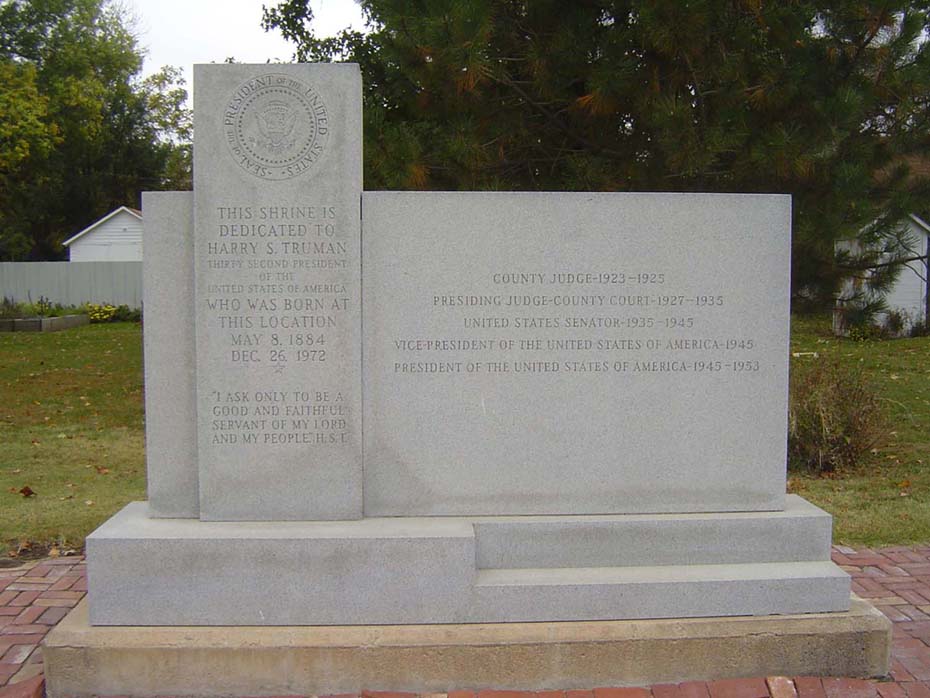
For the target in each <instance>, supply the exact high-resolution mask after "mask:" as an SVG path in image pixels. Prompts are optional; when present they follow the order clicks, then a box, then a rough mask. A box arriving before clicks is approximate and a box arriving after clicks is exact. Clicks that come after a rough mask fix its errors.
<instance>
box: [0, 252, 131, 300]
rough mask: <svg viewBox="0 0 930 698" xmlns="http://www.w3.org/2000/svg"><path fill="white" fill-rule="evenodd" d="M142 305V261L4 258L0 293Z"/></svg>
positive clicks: (0, 264)
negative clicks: (5, 260)
mask: <svg viewBox="0 0 930 698" xmlns="http://www.w3.org/2000/svg"><path fill="white" fill-rule="evenodd" d="M41 296H44V297H45V298H48V299H49V300H50V301H51V302H52V303H61V304H62V305H79V304H80V303H112V304H113V305H128V306H129V307H130V308H141V307H142V262H0V297H5V298H12V299H13V300H15V301H19V302H33V303H34V302H36V301H37V300H39V298H40V297H41Z"/></svg>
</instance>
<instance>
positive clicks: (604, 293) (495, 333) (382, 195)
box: [363, 192, 791, 516]
mask: <svg viewBox="0 0 930 698" xmlns="http://www.w3.org/2000/svg"><path fill="white" fill-rule="evenodd" d="M790 214H791V211H790V198H789V197H787V196H778V195H736V194H732V195H730V194H598V193H504V192H499V193H476V192H459V193H411V192H366V193H365V195H364V205H363V240H364V268H365V283H364V308H365V332H364V338H365V341H364V356H365V362H364V377H365V513H366V515H367V516H417V515H419V516H431V515H507V514H510V515H519V514H625V513H662V512H679V513H681V512H726V511H763V510H781V509H784V499H785V463H786V438H785V434H786V423H787V393H788V374H787V355H788V354H787V352H788V323H789V318H788V307H789V301H788V296H789V257H790V217H791V215H790Z"/></svg>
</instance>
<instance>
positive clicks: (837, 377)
mask: <svg viewBox="0 0 930 698" xmlns="http://www.w3.org/2000/svg"><path fill="white" fill-rule="evenodd" d="M887 433H888V425H887V420H886V417H885V413H884V410H883V409H882V404H881V402H880V400H879V398H878V395H876V394H875V392H874V391H873V390H872V389H871V388H870V387H869V386H868V384H867V383H866V382H865V380H864V378H863V375H862V372H861V371H859V370H858V369H855V368H851V367H849V366H846V365H843V364H841V363H839V362H838V361H836V360H832V359H823V358H816V359H808V358H806V357H805V359H803V360H798V359H796V360H795V361H794V362H793V363H792V369H791V397H790V402H789V409H788V464H789V467H792V468H796V469H804V470H809V471H812V472H815V473H824V472H832V471H834V470H837V469H840V468H849V467H851V466H853V465H855V464H856V463H857V462H858V460H859V458H861V457H862V456H863V455H864V454H865V453H867V452H868V451H870V450H871V449H872V448H874V447H875V446H876V445H877V444H878V443H879V442H880V441H881V440H882V439H883V438H884V437H885V435H886V434H887Z"/></svg>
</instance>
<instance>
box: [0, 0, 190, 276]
mask: <svg viewBox="0 0 930 698" xmlns="http://www.w3.org/2000/svg"><path fill="white" fill-rule="evenodd" d="M141 67H142V55H141V52H140V50H139V48H138V46H137V44H136V40H135V38H134V36H133V35H132V33H131V31H130V28H129V26H128V23H127V21H126V19H125V17H124V15H123V12H122V10H121V9H120V7H119V6H117V5H114V4H111V3H110V2H109V1H108V0H5V1H4V2H2V3H0V79H3V84H4V90H3V91H2V93H0V183H2V186H0V259H56V258H60V257H61V256H62V255H63V254H64V250H63V248H62V247H61V242H62V240H64V239H65V238H67V237H69V236H70V235H72V234H74V233H75V232H77V231H78V230H80V229H81V228H82V227H84V226H86V225H87V224H89V223H90V222H92V221H93V220H95V219H96V218H98V217H99V216H100V215H102V214H104V213H106V212H107V211H109V210H111V209H113V208H116V207H117V206H120V205H124V204H127V205H131V206H138V201H139V192H140V191H141V190H142V189H160V188H163V187H164V185H165V170H166V163H167V161H168V160H169V158H170V154H171V149H172V146H171V144H170V143H168V142H165V141H164V140H162V139H160V138H159V128H160V126H159V124H158V123H156V122H154V121H153V119H152V118H151V115H150V109H151V106H152V105H151V101H152V95H153V92H152V90H154V89H156V88H155V87H154V86H153V87H152V88H151V89H148V90H147V89H145V88H144V86H143V85H141V84H140V83H139V81H138V79H137V76H138V73H139V71H140V69H141Z"/></svg>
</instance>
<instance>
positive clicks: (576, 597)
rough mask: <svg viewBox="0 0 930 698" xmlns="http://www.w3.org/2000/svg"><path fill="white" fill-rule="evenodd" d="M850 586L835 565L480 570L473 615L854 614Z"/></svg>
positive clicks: (510, 617)
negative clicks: (541, 610)
mask: <svg viewBox="0 0 930 698" xmlns="http://www.w3.org/2000/svg"><path fill="white" fill-rule="evenodd" d="M849 593H850V578H849V576H848V575H847V574H846V573H845V572H843V570H841V569H840V568H838V567H837V566H836V565H834V564H833V563H831V562H791V563H756V564H737V565H664V566H657V567H587V568H562V569H499V570H481V571H480V572H479V573H478V577H477V579H476V580H475V603H476V606H475V608H474V609H473V612H474V613H475V614H476V615H477V616H480V617H488V618H491V617H493V618H499V619H502V620H505V621H521V620H528V619H529V618H530V617H531V616H532V615H533V614H534V613H538V612H539V611H538V609H539V607H545V608H546V609H548V610H549V612H550V614H555V617H554V618H553V620H568V619H576V620H594V619H597V618H611V617H613V618H626V619H646V618H682V617H705V616H724V615H746V616H762V615H773V614H786V613H789V614H790V613H812V612H817V611H845V610H848V608H849Z"/></svg>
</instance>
